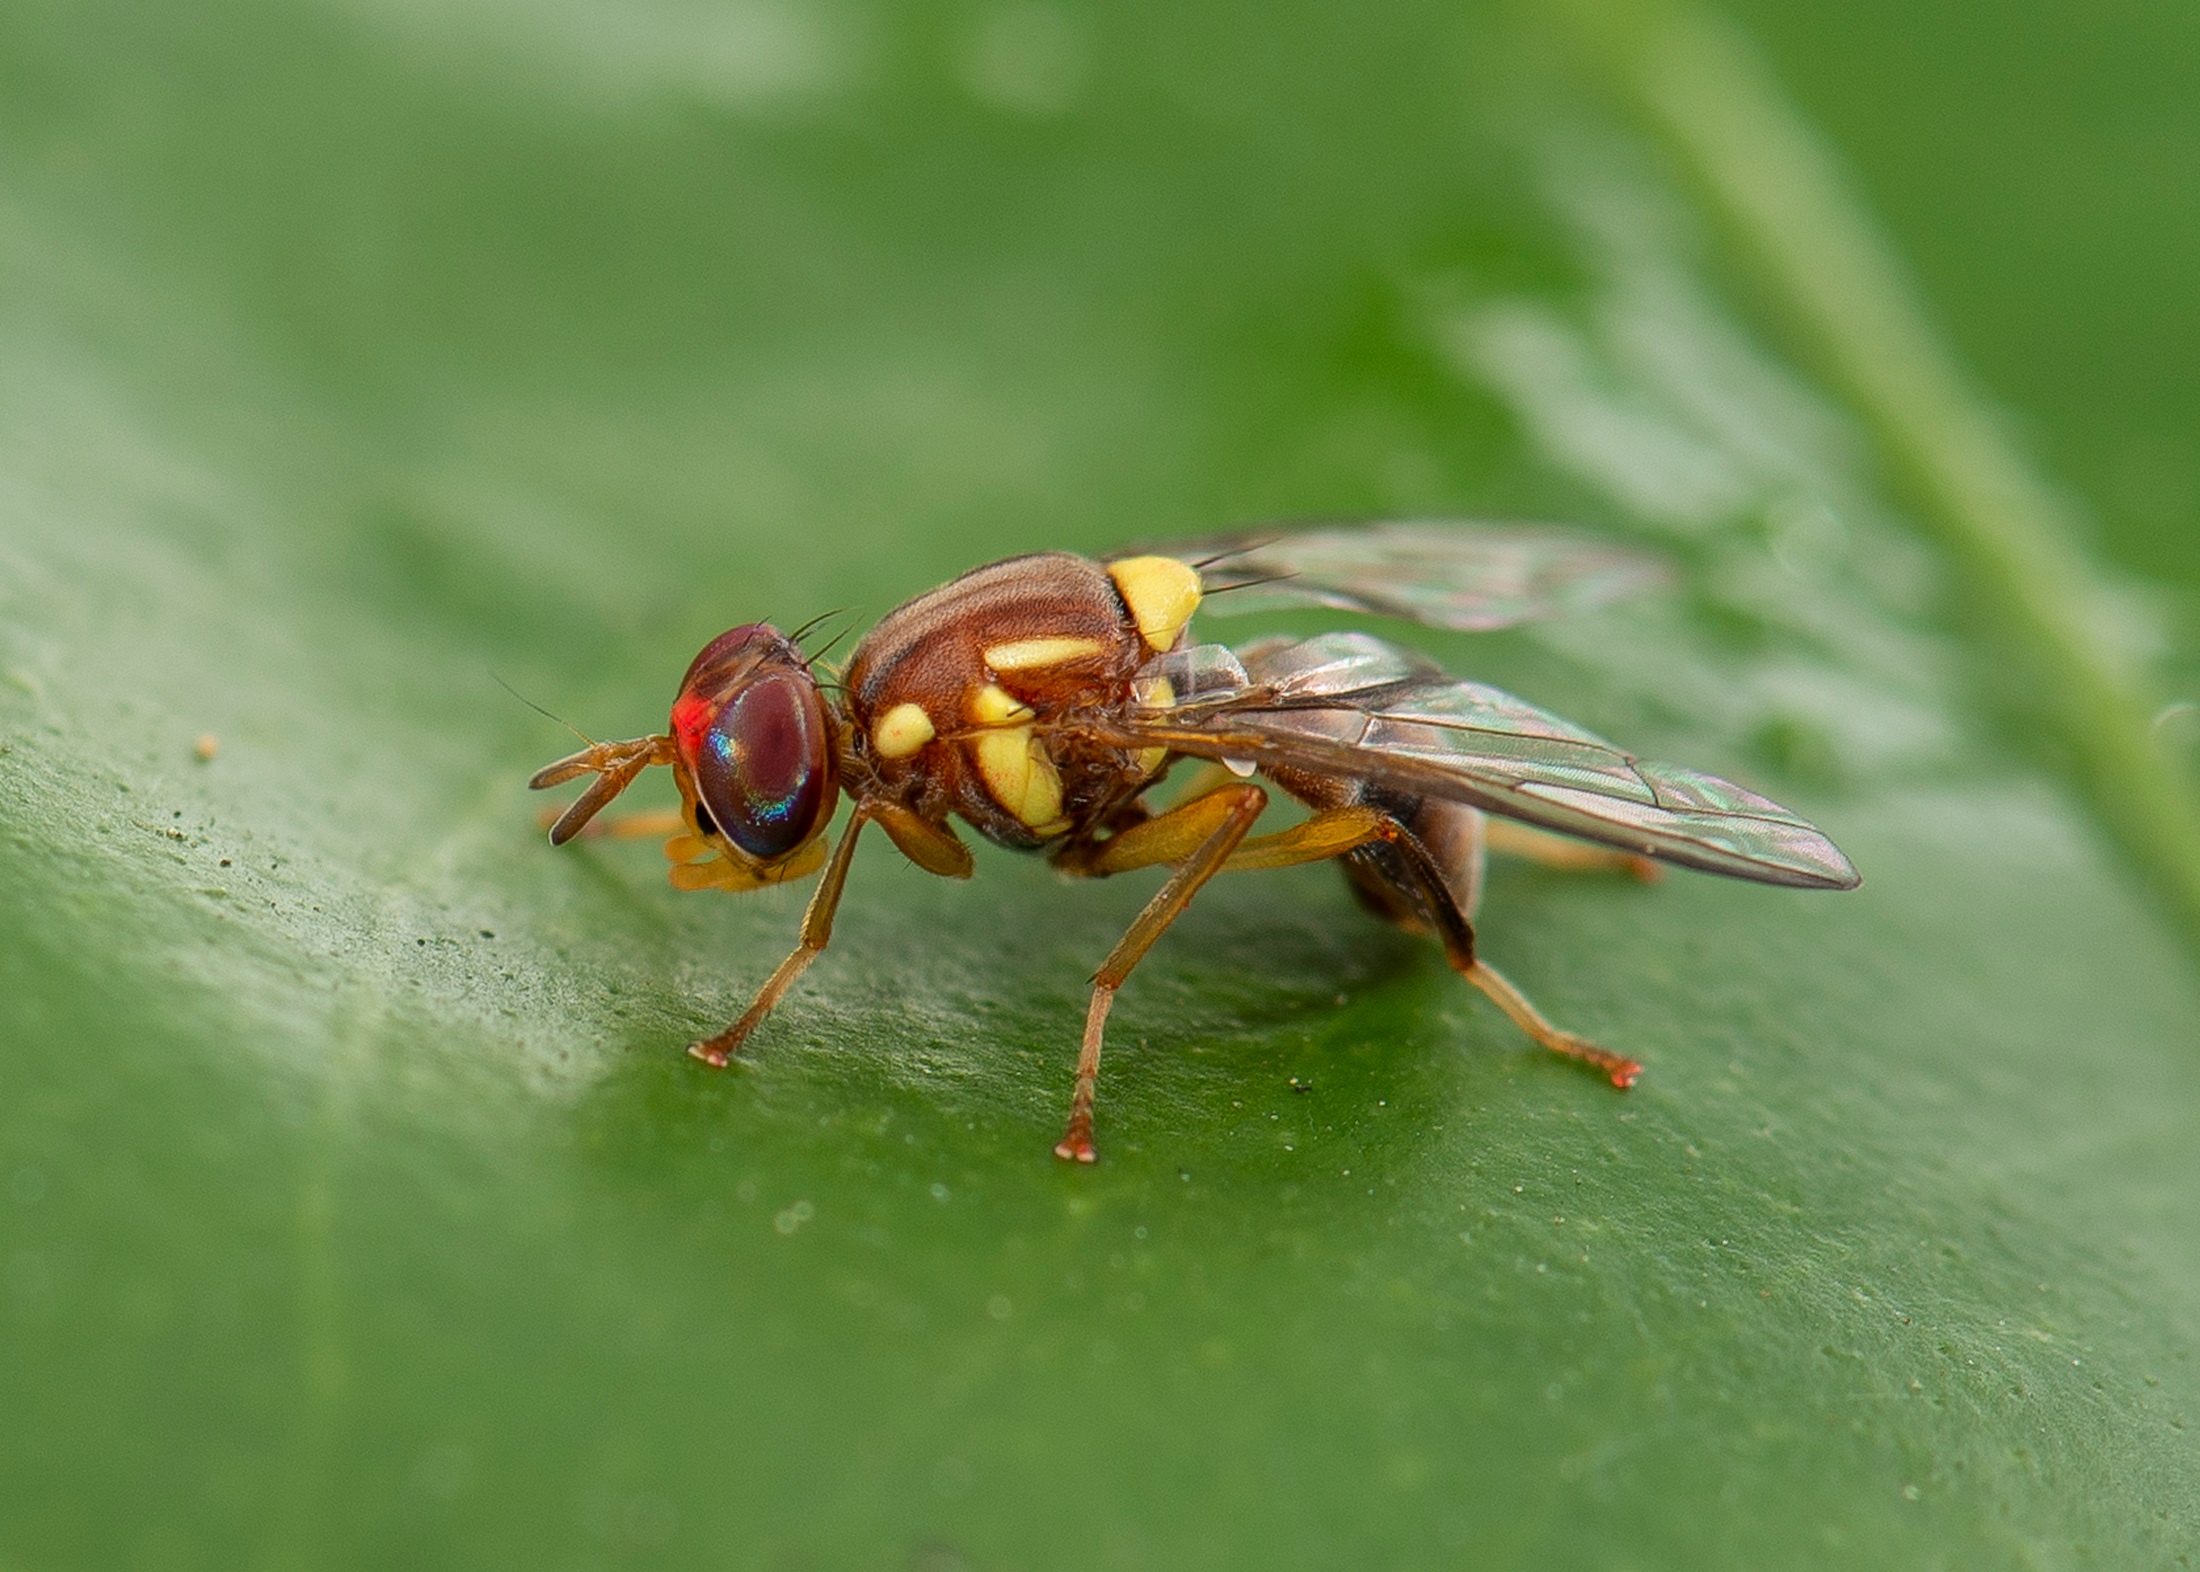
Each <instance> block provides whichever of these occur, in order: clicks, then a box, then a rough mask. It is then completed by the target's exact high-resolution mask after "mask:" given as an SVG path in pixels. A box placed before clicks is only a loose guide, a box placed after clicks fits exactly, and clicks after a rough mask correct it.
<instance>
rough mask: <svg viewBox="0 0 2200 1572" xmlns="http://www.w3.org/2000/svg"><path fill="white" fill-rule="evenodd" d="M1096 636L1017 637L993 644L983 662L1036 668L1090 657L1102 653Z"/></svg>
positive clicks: (1007, 667)
mask: <svg viewBox="0 0 2200 1572" xmlns="http://www.w3.org/2000/svg"><path fill="white" fill-rule="evenodd" d="M1101 648H1102V646H1101V643H1100V641H1099V640H1098V639H1078V638H1049V639H1016V640H1014V641H1012V642H1010V643H1007V644H996V645H994V646H993V647H992V648H991V649H989V650H987V651H986V652H985V663H986V664H987V665H988V666H990V667H992V668H993V669H994V670H995V671H1035V670H1037V669H1039V668H1040V667H1043V666H1061V665H1066V664H1068V663H1069V662H1070V661H1073V660H1090V659H1092V658H1093V657H1094V656H1095V655H1098V654H1099V653H1101Z"/></svg>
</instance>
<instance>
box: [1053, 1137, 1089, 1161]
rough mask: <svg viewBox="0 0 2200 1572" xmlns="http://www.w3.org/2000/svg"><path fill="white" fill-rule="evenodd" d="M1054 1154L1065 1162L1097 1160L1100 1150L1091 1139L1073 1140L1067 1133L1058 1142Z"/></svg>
mask: <svg viewBox="0 0 2200 1572" xmlns="http://www.w3.org/2000/svg"><path fill="white" fill-rule="evenodd" d="M1054 1155H1055V1156H1056V1157H1059V1158H1060V1159H1062V1161H1063V1162H1065V1163H1090V1162H1096V1161H1098V1159H1099V1156H1100V1154H1099V1152H1098V1151H1096V1150H1094V1148H1093V1144H1092V1142H1091V1141H1090V1140H1089V1139H1087V1140H1082V1141H1073V1140H1071V1139H1070V1138H1069V1137H1068V1136H1066V1135H1065V1136H1064V1137H1062V1139H1061V1140H1060V1141H1059V1142H1057V1143H1056V1145H1055V1148H1054Z"/></svg>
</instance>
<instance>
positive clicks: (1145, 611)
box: [1108, 557, 1199, 650]
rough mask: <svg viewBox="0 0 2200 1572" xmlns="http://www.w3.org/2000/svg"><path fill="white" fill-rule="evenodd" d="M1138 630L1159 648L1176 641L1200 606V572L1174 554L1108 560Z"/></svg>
mask: <svg viewBox="0 0 2200 1572" xmlns="http://www.w3.org/2000/svg"><path fill="white" fill-rule="evenodd" d="M1108 577H1110V578H1112V579H1114V580H1115V587H1116V588H1117V589H1119V590H1121V591H1122V592H1123V604H1124V605H1126V606H1128V607H1130V609H1131V620H1132V621H1134V622H1136V623H1137V624H1138V634H1139V637H1140V638H1143V639H1144V640H1145V641H1146V642H1147V643H1148V644H1149V645H1151V646H1152V647H1153V648H1155V649H1157V650H1165V649H1167V648H1168V647H1169V646H1170V645H1172V644H1174V643H1175V642H1176V636H1177V635H1178V634H1179V633H1182V632H1183V631H1184V624H1185V623H1187V622H1189V621H1191V620H1192V613H1193V612H1195V611H1197V610H1198V609H1199V573H1198V570H1197V569H1195V568H1193V567H1192V566H1191V565H1190V564H1188V563H1183V562H1179V561H1177V560H1176V558H1174V557H1125V558H1124V559H1123V560H1122V561H1121V562H1111V563H1109V564H1108Z"/></svg>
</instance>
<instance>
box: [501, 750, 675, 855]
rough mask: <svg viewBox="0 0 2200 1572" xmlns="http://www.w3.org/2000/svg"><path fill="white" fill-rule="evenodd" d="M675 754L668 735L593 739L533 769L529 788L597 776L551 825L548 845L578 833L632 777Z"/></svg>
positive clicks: (556, 844) (537, 788) (539, 789)
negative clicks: (555, 759) (584, 745)
mask: <svg viewBox="0 0 2200 1572" xmlns="http://www.w3.org/2000/svg"><path fill="white" fill-rule="evenodd" d="M676 756H677V755H676V754H675V753H674V751H673V746H672V739H671V738H670V737H636V738H634V739H632V740H631V741H628V742H592V743H590V744H589V745H588V746H587V747H585V748H583V749H581V751H580V752H578V753H571V754H567V755H566V756H565V757H564V758H562V759H560V760H558V761H557V763H555V764H546V765H544V766H543V767H542V768H541V769H539V770H537V771H535V773H534V775H533V777H532V778H531V779H530V780H529V781H528V782H527V785H528V789H529V790H531V791H541V790H543V789H544V788H545V787H548V786H560V785H563V784H564V783H565V782H567V781H569V780H575V779H577V778H579V777H580V776H583V775H588V774H593V775H594V776H595V777H596V778H595V779H594V780H593V781H590V782H589V783H588V789H587V790H586V791H584V792H582V793H581V794H580V795H579V796H578V797H576V798H574V799H573V802H572V805H571V806H569V807H568V808H567V809H566V810H565V812H563V813H562V814H560V815H558V818H557V821H556V822H555V823H553V824H552V825H551V826H550V844H551V845H553V846H563V845H564V844H565V843H566V842H567V841H569V840H571V839H572V838H573V837H574V836H576V835H578V834H580V832H581V831H582V829H583V828H585V827H586V826H587V824H588V821H589V820H590V819H593V818H594V817H595V816H596V815H597V814H598V813H600V812H601V811H602V810H603V808H604V806H605V805H606V804H607V803H609V802H610V801H611V799H612V798H614V797H616V796H618V795H619V793H620V792H622V791H625V790H626V789H627V787H629V786H631V785H633V784H634V777H635V776H637V775H639V774H641V773H642V771H644V770H646V769H648V768H649V767H650V766H651V765H652V764H670V763H671V762H672V761H673V759H674V758H675V757H676Z"/></svg>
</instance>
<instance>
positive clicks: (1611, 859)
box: [1482, 814, 1665, 884]
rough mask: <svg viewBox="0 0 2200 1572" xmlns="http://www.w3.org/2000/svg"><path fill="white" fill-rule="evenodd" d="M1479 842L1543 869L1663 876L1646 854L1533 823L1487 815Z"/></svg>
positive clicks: (1645, 878)
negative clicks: (1579, 837) (1576, 838)
mask: <svg viewBox="0 0 2200 1572" xmlns="http://www.w3.org/2000/svg"><path fill="white" fill-rule="evenodd" d="M1482 843H1483V844H1484V845H1485V846H1487V847H1489V849H1490V850H1491V851H1493V852H1503V853H1505V854H1506V855H1507V856H1510V857H1525V858H1526V859H1527V860H1528V861H1530V862H1539V863H1541V864H1542V865H1543V866H1544V867H1546V868H1565V869H1569V870H1573V871H1577V872H1583V873H1624V874H1629V875H1631V876H1633V877H1634V878H1637V879H1640V880H1642V882H1643V883H1645V884H1649V883H1652V882H1654V881H1655V880H1657V879H1658V878H1659V877H1660V876H1662V875H1663V873H1664V871H1665V870H1664V869H1662V868H1660V867H1659V866H1658V865H1657V864H1656V863H1654V862H1652V861H1651V860H1650V859H1649V858H1647V857H1638V856H1636V855H1635V854H1634V853H1633V852H1623V851H1614V850H1613V849H1612V848H1610V847H1608V846H1592V845H1590V844H1589V843H1588V842H1586V841H1577V840H1574V839H1572V838H1571V837H1569V836H1565V835H1553V834H1552V833H1551V832H1550V831H1549V830H1539V829H1536V828H1535V827H1534V826H1533V825H1528V824H1520V823H1517V822H1516V821H1514V820H1512V819H1507V818H1501V817H1499V816H1498V815H1496V814H1492V815H1490V816H1489V817H1488V818H1487V819H1486V820H1485V821H1484V822H1483V826H1482Z"/></svg>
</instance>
